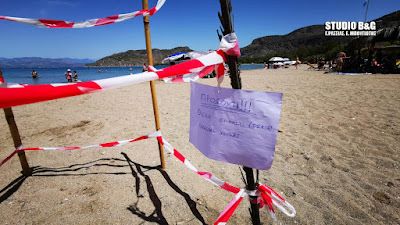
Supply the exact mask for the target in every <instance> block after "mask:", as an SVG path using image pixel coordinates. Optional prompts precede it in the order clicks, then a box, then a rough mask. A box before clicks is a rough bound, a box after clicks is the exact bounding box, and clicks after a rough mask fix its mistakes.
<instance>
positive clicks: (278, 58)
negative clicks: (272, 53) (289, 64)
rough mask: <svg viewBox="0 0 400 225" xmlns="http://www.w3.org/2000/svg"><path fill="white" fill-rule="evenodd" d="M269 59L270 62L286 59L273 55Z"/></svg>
mask: <svg viewBox="0 0 400 225" xmlns="http://www.w3.org/2000/svg"><path fill="white" fill-rule="evenodd" d="M268 61H270V62H283V61H285V60H283V58H282V57H272V58H270V59H269V60H268Z"/></svg>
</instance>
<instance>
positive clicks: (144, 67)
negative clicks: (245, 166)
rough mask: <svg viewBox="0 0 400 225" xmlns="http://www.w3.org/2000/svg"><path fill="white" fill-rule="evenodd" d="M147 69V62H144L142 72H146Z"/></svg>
mask: <svg viewBox="0 0 400 225" xmlns="http://www.w3.org/2000/svg"><path fill="white" fill-rule="evenodd" d="M146 71H147V66H146V63H145V64H143V70H142V72H146Z"/></svg>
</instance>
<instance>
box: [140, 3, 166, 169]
mask: <svg viewBox="0 0 400 225" xmlns="http://www.w3.org/2000/svg"><path fill="white" fill-rule="evenodd" d="M142 3H143V9H149V3H148V1H147V0H142ZM143 24H144V35H145V37H146V51H147V65H151V66H152V65H153V54H152V52H151V37H150V22H149V16H143ZM150 90H151V98H152V100H153V111H154V118H155V122H156V129H157V130H160V119H159V114H158V104H157V94H156V87H155V84H154V81H150ZM157 143H158V149H159V150H160V161H161V167H162V168H163V169H165V161H164V148H163V146H162V145H161V144H160V143H159V142H157Z"/></svg>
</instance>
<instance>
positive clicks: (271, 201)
mask: <svg viewBox="0 0 400 225" xmlns="http://www.w3.org/2000/svg"><path fill="white" fill-rule="evenodd" d="M149 138H157V140H158V141H159V142H160V144H162V145H163V146H164V147H165V149H166V150H167V151H169V153H171V154H172V155H174V156H175V157H176V158H177V159H178V160H179V161H181V162H182V163H183V164H184V165H185V166H186V167H187V168H188V169H190V170H192V171H194V172H195V173H197V174H198V175H200V176H201V177H203V178H204V179H205V180H207V181H209V182H210V183H212V184H214V185H216V186H219V187H220V188H222V189H224V190H227V191H229V192H232V193H235V194H236V196H235V198H234V199H233V200H232V201H231V202H230V203H229V204H228V206H227V207H226V208H225V210H224V211H223V212H222V213H221V214H220V216H219V217H218V219H217V221H216V222H215V223H214V224H225V223H226V222H228V220H229V218H230V217H231V216H232V214H233V213H234V212H235V210H236V208H237V207H238V205H239V203H240V202H241V200H242V199H243V197H245V196H246V195H248V196H249V197H252V198H254V200H255V201H257V203H258V204H260V208H262V207H264V206H265V205H267V207H266V209H267V211H268V213H269V214H270V216H271V217H272V219H273V220H274V221H276V216H275V211H274V208H273V205H275V206H276V207H277V208H278V209H279V210H281V211H282V212H283V213H284V214H286V215H287V216H290V217H294V216H295V214H296V211H295V209H294V207H293V206H292V205H291V204H290V203H288V202H287V201H285V199H283V198H282V197H281V196H279V194H278V193H276V192H275V191H274V190H273V189H272V188H270V187H268V186H266V185H263V184H258V189H257V190H252V191H249V190H246V189H240V188H237V187H235V186H232V185H230V184H228V183H226V182H224V181H222V180H220V179H219V178H217V177H215V176H214V175H212V174H211V173H209V172H201V171H198V170H197V168H196V167H194V166H193V165H192V164H191V163H190V162H189V160H187V159H186V158H185V157H184V156H183V155H182V154H181V153H180V152H178V151H177V150H176V149H175V148H174V147H172V145H171V144H170V143H169V142H168V141H167V140H165V139H164V138H163V137H162V134H161V131H156V132H153V133H151V134H148V135H143V136H140V137H138V138H134V139H128V140H122V141H114V142H108V143H103V144H97V145H89V146H83V147H36V148H24V147H23V146H22V145H20V146H19V147H18V148H16V149H15V151H14V152H12V153H11V154H10V155H9V156H8V157H7V158H5V159H4V160H3V161H2V162H1V163H0V166H2V165H3V164H4V163H6V162H7V161H8V160H9V159H11V158H12V157H13V156H14V155H15V154H17V153H18V152H19V151H40V150H78V149H89V148H110V147H120V146H123V145H126V144H128V143H132V142H136V141H139V140H145V139H149ZM254 200H253V201H254ZM285 207H286V208H285ZM289 211H290V212H289Z"/></svg>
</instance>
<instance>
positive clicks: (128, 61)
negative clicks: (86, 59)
mask: <svg viewBox="0 0 400 225" xmlns="http://www.w3.org/2000/svg"><path fill="white" fill-rule="evenodd" d="M190 51H192V50H191V49H190V48H189V47H177V48H174V49H157V48H155V49H153V51H152V54H153V63H154V64H161V61H162V60H163V59H164V58H166V57H168V56H170V55H172V54H175V53H178V52H190ZM143 63H147V53H146V50H128V51H126V52H121V53H116V54H113V55H110V56H106V57H104V58H102V59H99V60H97V61H96V62H95V63H90V64H86V66H88V67H114V66H115V67H129V66H141V65H143Z"/></svg>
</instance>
